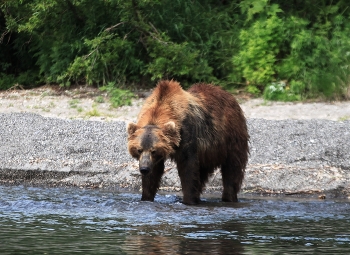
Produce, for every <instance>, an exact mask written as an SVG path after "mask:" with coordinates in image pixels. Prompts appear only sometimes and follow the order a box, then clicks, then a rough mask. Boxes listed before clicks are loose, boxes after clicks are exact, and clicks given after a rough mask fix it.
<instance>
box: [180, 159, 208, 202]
mask: <svg viewBox="0 0 350 255" xmlns="http://www.w3.org/2000/svg"><path fill="white" fill-rule="evenodd" d="M177 169H178V172H179V176H180V180H181V186H182V193H183V201H182V202H183V203H184V204H186V205H196V204H198V203H199V202H200V193H201V189H202V188H201V182H200V173H199V165H198V162H197V161H196V160H195V159H188V160H187V161H186V160H180V161H179V162H178V164H177Z"/></svg>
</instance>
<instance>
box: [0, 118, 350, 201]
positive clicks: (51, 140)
mask: <svg viewBox="0 0 350 255" xmlns="http://www.w3.org/2000/svg"><path fill="white" fill-rule="evenodd" d="M248 128H249V133H250V136H251V138H250V158H249V164H248V167H247V169H246V177H245V180H244V183H243V187H242V191H241V193H242V194H244V193H248V194H280V195H281V194H282V195H288V196H295V195H297V196H298V195H303V196H304V195H310V196H320V197H323V196H327V197H341V198H349V196H350V121H349V120H338V121H334V120H328V119H294V120H293V119H282V120H276V119H274V120H268V119H262V118H259V119H257V118H249V117H248ZM0 133H1V135H0V183H1V184H11V185H15V184H28V185H45V186H77V187H80V188H105V189H114V190H127V191H137V192H138V191H139V190H140V186H141V179H140V174H139V172H138V169H137V162H136V161H134V160H133V159H132V158H131V157H130V156H129V154H128V153H127V149H126V138H127V136H126V123H125V122H124V121H117V120H115V121H94V120H82V119H78V120H68V119H60V118H54V117H43V116H41V115H39V114H34V113H28V112H25V113H18V112H17V113H16V112H12V113H0ZM220 190H221V174H220V172H219V171H217V172H215V173H214V175H213V176H212V178H211V179H210V182H209V183H208V184H207V189H206V191H205V192H207V193H215V192H220ZM161 191H164V192H174V191H181V185H180V181H179V178H178V175H177V170H176V167H175V165H174V164H173V163H171V162H167V165H166V172H165V174H164V176H163V178H162V183H161Z"/></svg>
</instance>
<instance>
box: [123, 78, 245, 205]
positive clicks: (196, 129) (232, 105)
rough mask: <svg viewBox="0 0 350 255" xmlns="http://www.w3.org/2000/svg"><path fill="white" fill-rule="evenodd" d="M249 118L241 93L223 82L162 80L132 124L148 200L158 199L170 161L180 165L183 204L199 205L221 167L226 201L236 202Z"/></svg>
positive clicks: (135, 153)
mask: <svg viewBox="0 0 350 255" xmlns="http://www.w3.org/2000/svg"><path fill="white" fill-rule="evenodd" d="M248 140H249V135H248V131H247V125H246V119H245V117H244V114H243V112H242V109H241V107H240V106H239V104H238V103H237V101H236V100H235V98H234V97H233V96H232V95H231V94H229V93H228V92H226V91H224V90H222V89H221V88H219V87H218V86H214V85H211V84H195V85H193V86H192V87H191V88H190V89H188V90H187V91H185V90H183V89H182V88H181V86H180V84H179V83H178V82H176V81H173V80H171V81H168V80H163V81H160V82H158V84H157V87H156V88H155V89H154V91H153V93H152V94H151V95H150V96H149V97H148V98H147V99H146V101H145V103H144V105H143V107H142V109H141V111H140V113H139V115H138V121H137V123H136V124H134V123H130V124H129V126H128V149H129V152H130V154H131V156H132V157H134V158H135V159H137V160H139V170H140V172H141V174H142V198H141V200H143V201H153V200H154V197H155V195H156V192H157V190H158V188H159V185H160V180H161V177H162V175H163V173H164V162H165V160H166V159H168V158H170V159H171V160H174V161H175V162H176V164H177V169H178V173H179V176H180V180H181V185H182V192H183V203H185V204H197V203H199V201H200V194H201V193H202V190H203V188H204V186H205V183H206V182H207V181H208V177H209V175H210V174H212V173H213V172H214V170H215V169H216V168H218V167H221V174H222V181H223V193H222V200H223V201H227V202H236V201H238V200H237V193H238V192H239V190H240V187H241V184H242V180H243V178H244V172H245V167H246V164H247V161H248V153H249V148H248Z"/></svg>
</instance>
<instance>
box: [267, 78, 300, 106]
mask: <svg viewBox="0 0 350 255" xmlns="http://www.w3.org/2000/svg"><path fill="white" fill-rule="evenodd" d="M295 86H296V85H295ZM263 97H264V99H266V100H274V101H298V100H300V95H297V94H295V92H294V91H293V90H292V89H290V88H289V87H288V86H286V83H285V82H283V81H279V82H272V83H271V84H269V85H268V86H266V87H265V89H264V93H263Z"/></svg>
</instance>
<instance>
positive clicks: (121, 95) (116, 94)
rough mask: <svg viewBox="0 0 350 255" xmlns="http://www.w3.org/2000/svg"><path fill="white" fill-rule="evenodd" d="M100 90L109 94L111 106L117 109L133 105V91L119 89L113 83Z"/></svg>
mask: <svg viewBox="0 0 350 255" xmlns="http://www.w3.org/2000/svg"><path fill="white" fill-rule="evenodd" d="M100 90H102V91H106V92H107V93H108V96H109V100H110V102H111V106H112V107H115V108H117V107H119V106H123V105H131V99H132V98H133V97H134V94H133V93H132V92H131V91H129V90H127V89H120V88H117V87H115V84H114V83H112V82H110V83H108V84H107V85H106V86H103V87H101V88H100Z"/></svg>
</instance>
